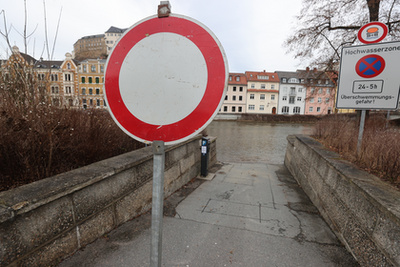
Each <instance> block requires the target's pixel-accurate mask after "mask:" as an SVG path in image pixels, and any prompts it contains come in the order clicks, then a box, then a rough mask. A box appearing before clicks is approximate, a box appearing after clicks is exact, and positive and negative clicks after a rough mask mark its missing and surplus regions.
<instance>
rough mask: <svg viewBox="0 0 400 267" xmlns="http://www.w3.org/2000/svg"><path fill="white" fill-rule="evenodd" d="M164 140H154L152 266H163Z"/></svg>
mask: <svg viewBox="0 0 400 267" xmlns="http://www.w3.org/2000/svg"><path fill="white" fill-rule="evenodd" d="M164 166H165V150H164V141H154V142H153V201H152V211H151V255H150V266H151V267H161V255H162V222H163V202H164Z"/></svg>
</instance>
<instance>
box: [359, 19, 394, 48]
mask: <svg viewBox="0 0 400 267" xmlns="http://www.w3.org/2000/svg"><path fill="white" fill-rule="evenodd" d="M387 34H388V28H387V26H386V25H385V24H384V23H382V22H379V21H373V22H370V23H367V24H365V25H364V26H362V27H361V29H360V30H359V31H358V34H357V37H358V40H360V42H362V43H364V44H373V43H379V42H380V41H382V40H383V39H385V37H386V35H387Z"/></svg>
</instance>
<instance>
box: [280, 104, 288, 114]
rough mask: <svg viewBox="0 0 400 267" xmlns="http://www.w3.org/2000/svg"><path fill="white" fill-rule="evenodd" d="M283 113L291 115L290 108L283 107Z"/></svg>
mask: <svg viewBox="0 0 400 267" xmlns="http://www.w3.org/2000/svg"><path fill="white" fill-rule="evenodd" d="M282 113H283V114H288V113H289V107H287V106H283V107H282Z"/></svg>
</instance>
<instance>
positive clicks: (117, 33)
mask: <svg viewBox="0 0 400 267" xmlns="http://www.w3.org/2000/svg"><path fill="white" fill-rule="evenodd" d="M125 31H126V29H120V28H117V27H114V26H111V27H110V28H109V29H108V30H107V31H106V32H105V33H104V38H105V42H106V46H107V55H109V54H110V53H111V50H112V49H113V47H114V45H115V43H116V42H117V41H118V40H119V38H121V36H122V35H123V34H124V32H125Z"/></svg>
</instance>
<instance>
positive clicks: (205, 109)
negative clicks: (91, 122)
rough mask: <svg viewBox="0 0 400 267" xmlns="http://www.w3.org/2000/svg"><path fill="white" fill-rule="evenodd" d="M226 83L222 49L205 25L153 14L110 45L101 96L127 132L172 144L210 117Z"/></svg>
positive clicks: (180, 140) (173, 16)
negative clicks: (102, 94) (110, 51)
mask: <svg viewBox="0 0 400 267" xmlns="http://www.w3.org/2000/svg"><path fill="white" fill-rule="evenodd" d="M227 82H228V64H227V59H226V56H225V53H224V51H223V48H222V46H221V44H220V42H219V41H218V39H217V38H216V36H215V35H214V34H213V33H212V32H211V31H210V30H209V29H208V28H206V27H205V26H204V25H202V24H201V23H199V22H198V21H195V20H194V19H192V18H189V17H186V16H182V15H172V14H171V15H170V16H169V17H165V18H158V17H157V16H152V17H149V18H146V19H144V20H142V21H140V22H138V23H136V24H135V25H133V26H132V27H131V28H129V29H128V30H127V31H126V32H125V34H124V35H123V36H122V37H121V39H120V40H119V41H118V43H117V44H116V45H115V47H114V49H113V51H112V53H111V54H110V56H109V58H108V60H107V64H106V71H105V96H106V99H107V103H108V107H109V110H110V113H111V115H112V117H113V119H114V121H115V122H116V123H117V124H118V125H119V126H120V128H121V129H122V130H124V131H125V132H126V133H127V134H128V135H130V136H131V137H133V138H135V139H136V140H139V141H141V142H152V141H156V140H157V141H164V142H165V143H166V144H174V143H179V142H182V141H184V140H187V139H189V138H191V137H193V136H194V135H196V134H198V133H200V132H201V131H202V130H203V129H204V128H205V127H206V126H207V125H208V124H209V123H210V122H211V121H212V119H213V118H214V116H215V115H216V114H217V112H218V111H219V108H220V106H221V104H222V102H223V99H224V96H225V91H226V87H227Z"/></svg>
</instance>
